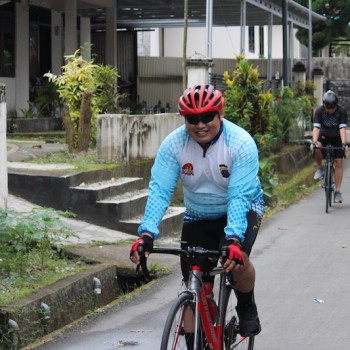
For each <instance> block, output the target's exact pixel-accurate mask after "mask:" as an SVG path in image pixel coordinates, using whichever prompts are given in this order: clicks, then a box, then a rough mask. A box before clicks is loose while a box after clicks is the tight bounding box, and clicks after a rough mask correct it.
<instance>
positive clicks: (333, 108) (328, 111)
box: [324, 106, 337, 114]
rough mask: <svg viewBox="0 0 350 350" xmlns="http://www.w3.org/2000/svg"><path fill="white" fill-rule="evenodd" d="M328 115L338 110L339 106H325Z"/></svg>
mask: <svg viewBox="0 0 350 350" xmlns="http://www.w3.org/2000/svg"><path fill="white" fill-rule="evenodd" d="M324 108H325V110H326V113H327V114H333V113H334V112H335V110H336V109H337V106H328V107H327V106H324Z"/></svg>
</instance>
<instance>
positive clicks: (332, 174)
mask: <svg viewBox="0 0 350 350" xmlns="http://www.w3.org/2000/svg"><path fill="white" fill-rule="evenodd" d="M329 165H330V169H329V183H328V187H329V193H328V201H329V206H330V207H331V206H332V195H333V176H334V172H333V171H334V170H333V164H329Z"/></svg>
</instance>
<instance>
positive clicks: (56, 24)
mask: <svg viewBox="0 0 350 350" xmlns="http://www.w3.org/2000/svg"><path fill="white" fill-rule="evenodd" d="M51 19H52V26H51V69H52V73H53V74H56V75H59V74H61V67H62V66H63V64H64V62H63V59H62V57H63V51H62V36H61V35H62V18H61V14H60V13H59V12H57V11H54V10H51Z"/></svg>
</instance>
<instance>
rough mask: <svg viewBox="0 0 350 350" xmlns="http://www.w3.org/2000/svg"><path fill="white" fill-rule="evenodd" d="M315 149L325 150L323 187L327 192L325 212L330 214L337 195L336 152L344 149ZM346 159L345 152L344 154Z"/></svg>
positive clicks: (329, 147) (326, 147)
mask: <svg viewBox="0 0 350 350" xmlns="http://www.w3.org/2000/svg"><path fill="white" fill-rule="evenodd" d="M347 146H348V144H347ZM315 149H321V150H323V155H324V175H323V184H322V187H323V188H324V191H325V198H326V206H325V211H326V213H328V211H329V207H331V206H332V202H334V193H335V180H334V151H335V150H343V148H342V147H333V146H332V145H327V146H324V147H318V146H317V147H315ZM344 158H345V152H344Z"/></svg>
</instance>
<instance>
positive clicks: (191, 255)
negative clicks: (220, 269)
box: [136, 243, 227, 282]
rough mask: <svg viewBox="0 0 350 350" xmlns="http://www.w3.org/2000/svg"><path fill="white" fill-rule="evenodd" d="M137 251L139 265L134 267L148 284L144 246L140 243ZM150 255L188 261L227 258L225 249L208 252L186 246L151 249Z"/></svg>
mask: <svg viewBox="0 0 350 350" xmlns="http://www.w3.org/2000/svg"><path fill="white" fill-rule="evenodd" d="M137 251H138V253H139V256H140V263H139V264H138V265H137V267H136V273H137V274H139V272H140V268H141V270H142V272H143V275H144V278H145V280H146V282H148V281H150V280H151V275H150V273H149V270H148V267H147V258H146V256H145V254H144V253H145V252H144V245H143V244H142V243H140V244H139V245H138V247H137ZM151 253H158V254H168V255H176V256H184V257H186V258H188V259H196V258H199V257H206V258H219V257H223V258H224V259H225V258H226V257H227V250H226V249H222V251H221V252H220V251H218V250H209V249H204V248H202V247H189V246H186V247H185V248H153V249H152V250H151V251H150V254H151Z"/></svg>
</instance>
